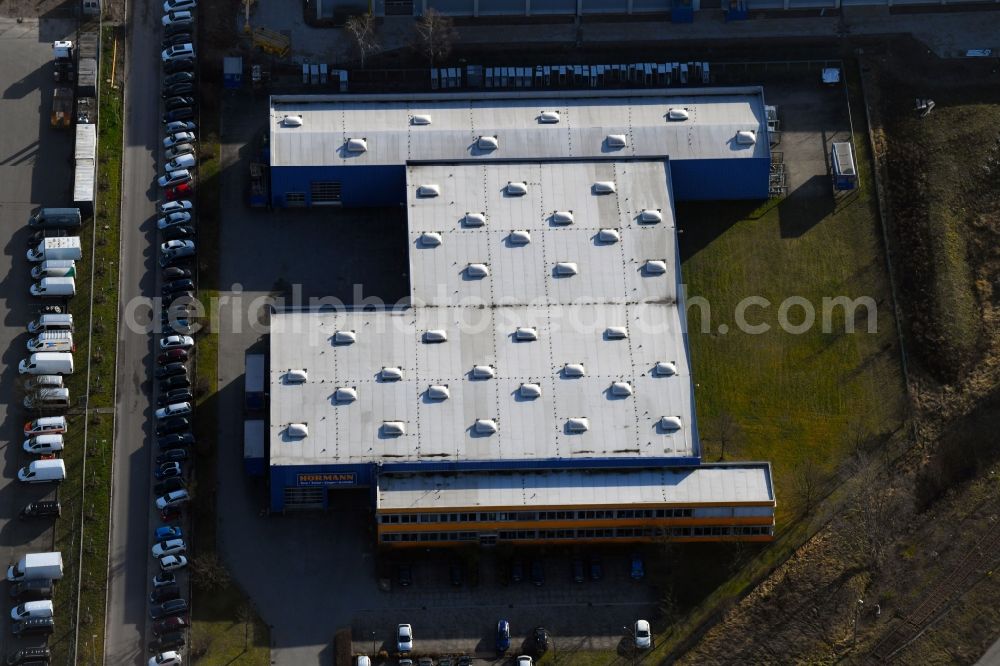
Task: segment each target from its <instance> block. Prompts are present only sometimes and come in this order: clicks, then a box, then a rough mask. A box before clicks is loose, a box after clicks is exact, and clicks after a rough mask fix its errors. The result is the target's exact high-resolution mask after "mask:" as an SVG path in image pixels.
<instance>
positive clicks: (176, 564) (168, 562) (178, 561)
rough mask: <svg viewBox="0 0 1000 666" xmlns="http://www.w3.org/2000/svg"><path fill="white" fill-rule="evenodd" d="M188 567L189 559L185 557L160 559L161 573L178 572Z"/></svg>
mask: <svg viewBox="0 0 1000 666" xmlns="http://www.w3.org/2000/svg"><path fill="white" fill-rule="evenodd" d="M187 565H188V558H186V557H184V556H183V555H164V556H163V557H161V558H160V570H161V571H176V570H177V569H183V568H184V567H186V566H187Z"/></svg>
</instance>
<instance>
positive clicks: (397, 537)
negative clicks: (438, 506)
mask: <svg viewBox="0 0 1000 666" xmlns="http://www.w3.org/2000/svg"><path fill="white" fill-rule="evenodd" d="M772 534H773V527H772V526H770V525H733V526H714V527H711V526H696V527H669V528H658V527H617V528H595V529H564V530H501V531H500V532H498V533H497V535H496V536H498V537H499V539H500V541H518V540H524V539H533V540H560V539H635V538H647V539H653V538H662V537H667V536H669V537H672V538H684V537H725V536H770V535H772ZM485 536H492V535H486V534H480V533H479V532H402V533H389V534H382V535H381V536H380V540H381V541H382V542H383V543H404V542H415V541H419V542H432V541H476V540H478V539H480V537H485Z"/></svg>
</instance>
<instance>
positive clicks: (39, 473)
mask: <svg viewBox="0 0 1000 666" xmlns="http://www.w3.org/2000/svg"><path fill="white" fill-rule="evenodd" d="M17 480H18V481H21V482H22V483H61V482H62V481H65V480H66V463H65V461H63V460H62V459H61V458H55V459H52V460H32V461H31V462H30V463H28V464H27V465H25V466H24V467H22V468H21V469H19V470H17Z"/></svg>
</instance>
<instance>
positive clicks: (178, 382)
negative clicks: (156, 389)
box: [160, 375, 191, 392]
mask: <svg viewBox="0 0 1000 666" xmlns="http://www.w3.org/2000/svg"><path fill="white" fill-rule="evenodd" d="M190 386H191V380H190V379H188V377H187V375H174V376H173V377H167V378H166V379H163V380H161V381H160V391H161V392H164V391H173V390H174V389H179V388H188V387H190Z"/></svg>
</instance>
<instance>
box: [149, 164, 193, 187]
mask: <svg viewBox="0 0 1000 666" xmlns="http://www.w3.org/2000/svg"><path fill="white" fill-rule="evenodd" d="M190 182H191V172H190V171H188V170H187V169H178V170H177V171H168V172H167V173H166V174H165V175H163V176H160V178H159V180H157V181H156V184H157V185H159V186H160V187H164V188H166V187H173V186H174V185H180V184H182V183H190Z"/></svg>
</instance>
